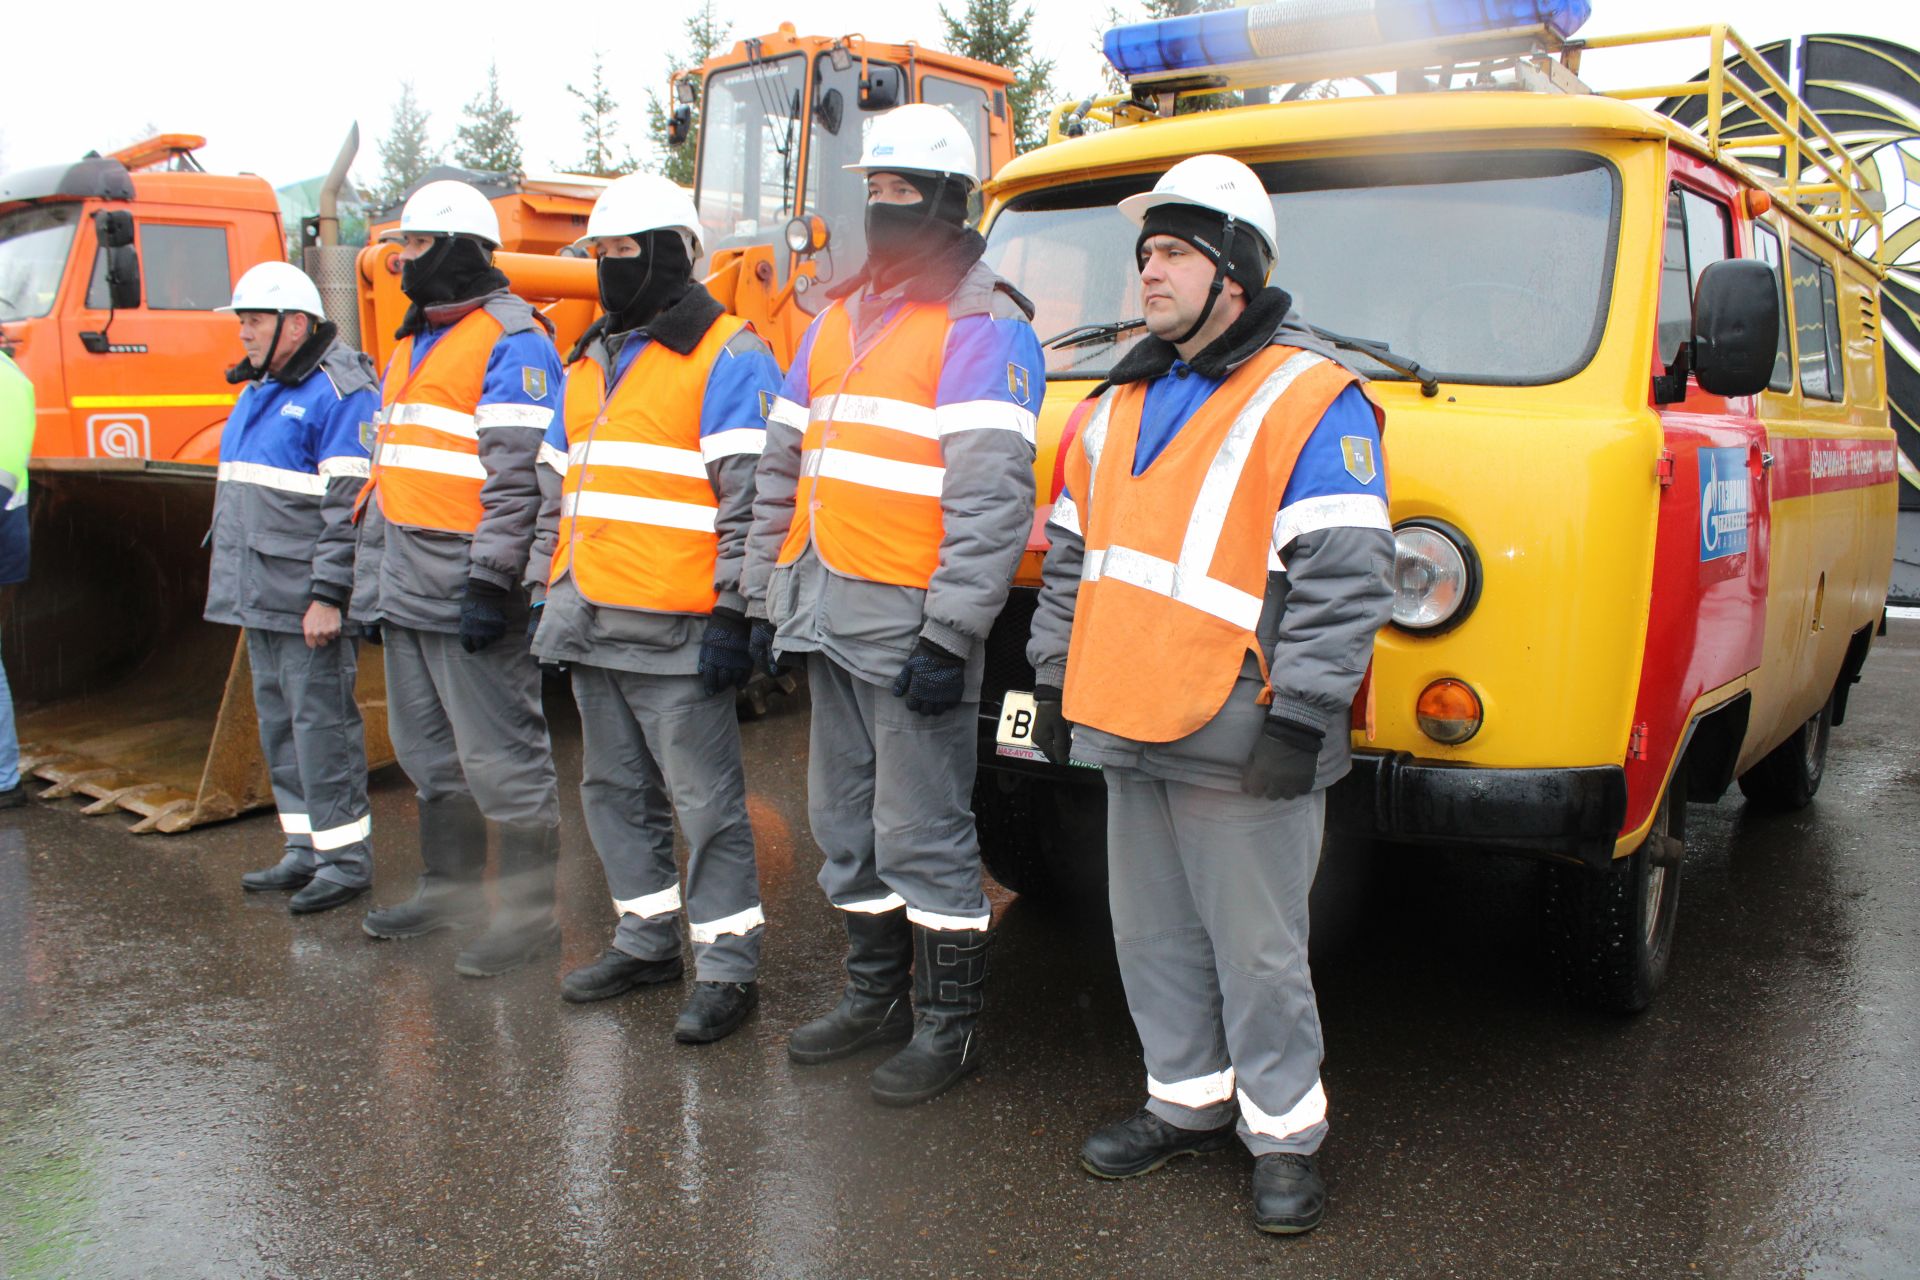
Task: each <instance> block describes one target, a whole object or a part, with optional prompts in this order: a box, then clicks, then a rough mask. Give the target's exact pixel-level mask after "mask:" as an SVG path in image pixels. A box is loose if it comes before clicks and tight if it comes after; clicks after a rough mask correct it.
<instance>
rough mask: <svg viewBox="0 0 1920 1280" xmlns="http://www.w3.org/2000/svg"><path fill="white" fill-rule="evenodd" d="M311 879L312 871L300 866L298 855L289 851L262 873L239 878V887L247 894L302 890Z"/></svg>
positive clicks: (254, 872) (250, 872) (246, 874)
mask: <svg viewBox="0 0 1920 1280" xmlns="http://www.w3.org/2000/svg"><path fill="white" fill-rule="evenodd" d="M311 879H313V872H312V870H310V869H308V868H305V867H302V866H301V865H300V854H299V853H296V852H295V851H294V850H292V849H289V850H287V851H286V853H285V854H284V855H282V856H281V858H280V861H278V862H276V863H274V864H273V865H272V866H270V867H268V868H266V869H265V870H262V871H249V872H247V873H245V874H244V875H242V876H241V877H240V887H241V888H242V889H245V890H246V891H247V892H248V893H273V892H275V891H276V890H282V889H304V888H306V887H307V881H309V880H311Z"/></svg>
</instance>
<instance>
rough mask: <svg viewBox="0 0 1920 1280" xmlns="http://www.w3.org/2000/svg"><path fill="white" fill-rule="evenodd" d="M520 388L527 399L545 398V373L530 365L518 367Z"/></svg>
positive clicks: (543, 370)
mask: <svg viewBox="0 0 1920 1280" xmlns="http://www.w3.org/2000/svg"><path fill="white" fill-rule="evenodd" d="M520 386H521V388H522V389H523V390H524V391H525V392H526V393H527V395H528V396H529V397H531V398H532V399H535V400H545V399H546V398H547V371H546V370H545V369H536V368H534V367H533V366H532V365H522V366H520Z"/></svg>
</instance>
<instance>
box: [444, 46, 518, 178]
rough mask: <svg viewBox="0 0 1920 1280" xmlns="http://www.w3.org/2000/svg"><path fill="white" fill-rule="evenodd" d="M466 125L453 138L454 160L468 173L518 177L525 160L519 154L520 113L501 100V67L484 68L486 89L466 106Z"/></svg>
mask: <svg viewBox="0 0 1920 1280" xmlns="http://www.w3.org/2000/svg"><path fill="white" fill-rule="evenodd" d="M466 117H467V121H466V123H465V124H463V125H461V126H460V128H459V129H458V130H457V131H456V132H455V134H454V143H453V158H454V161H455V162H456V163H457V164H460V165H461V166H463V167H465V168H468V169H481V170H485V171H487V172H489V173H520V172H522V171H523V170H524V169H525V167H526V158H525V157H524V156H523V155H522V154H521V151H520V135H519V130H518V126H519V124H520V113H519V112H517V111H515V110H513V108H511V107H509V106H508V105H507V104H506V101H505V100H504V99H502V98H501V96H500V64H499V63H497V62H490V63H488V64H487V87H486V88H485V89H483V90H481V91H480V92H479V93H477V94H475V95H474V96H473V101H471V102H469V103H468V104H467V105H466Z"/></svg>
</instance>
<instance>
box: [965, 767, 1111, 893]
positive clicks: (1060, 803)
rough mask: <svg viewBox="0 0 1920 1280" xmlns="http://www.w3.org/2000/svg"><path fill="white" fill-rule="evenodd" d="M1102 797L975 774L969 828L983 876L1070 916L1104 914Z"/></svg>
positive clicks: (1077, 787)
mask: <svg viewBox="0 0 1920 1280" xmlns="http://www.w3.org/2000/svg"><path fill="white" fill-rule="evenodd" d="M1106 816H1107V793H1106V788H1105V787H1103V786H1100V785H1098V784H1097V783H1096V784H1095V785H1091V786H1090V785H1087V784H1086V783H1072V782H1056V781H1054V780H1052V779H1047V778H1027V777H1021V776H1016V775H1013V774H1008V773H1003V772H1001V771H999V770H994V769H982V770H981V771H980V774H979V777H978V779H977V780H976V781H975V782H974V786H973V818H974V825H975V827H976V828H977V830H978V831H979V833H980V861H981V862H983V863H985V864H986V868H987V873H988V874H989V875H991V876H992V877H993V878H994V879H995V880H997V881H999V882H1000V883H1001V884H1002V885H1005V886H1006V887H1007V888H1009V889H1011V890H1013V891H1014V892H1015V893H1017V894H1019V895H1020V896H1021V897H1023V898H1027V899H1030V900H1032V901H1034V902H1036V903H1041V904H1044V905H1047V906H1057V907H1064V908H1071V909H1073V910H1075V911H1076V912H1077V911H1082V910H1097V911H1105V910H1106V909H1107V841H1106Z"/></svg>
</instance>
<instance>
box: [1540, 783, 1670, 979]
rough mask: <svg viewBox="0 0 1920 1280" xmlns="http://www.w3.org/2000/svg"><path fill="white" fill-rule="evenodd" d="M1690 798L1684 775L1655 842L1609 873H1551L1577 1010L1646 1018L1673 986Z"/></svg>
mask: <svg viewBox="0 0 1920 1280" xmlns="http://www.w3.org/2000/svg"><path fill="white" fill-rule="evenodd" d="M1686 794H1687V783H1686V779H1685V778H1684V777H1683V776H1681V774H1680V773H1679V772H1677V771H1676V773H1675V774H1674V777H1673V779H1672V780H1671V781H1670V782H1669V783H1668V784H1667V794H1666V796H1665V797H1664V798H1662V800H1661V801H1660V809H1659V812H1658V813H1657V814H1655V816H1654V821H1653V827H1652V829H1651V830H1650V831H1649V833H1648V835H1647V839H1646V840H1645V841H1644V842H1642V844H1641V846H1640V847H1639V848H1638V849H1636V850H1634V851H1633V853H1632V854H1631V855H1629V856H1627V857H1625V858H1616V859H1615V860H1614V862H1613V865H1612V866H1610V867H1608V868H1607V869H1606V870H1604V871H1595V870H1593V869H1592V868H1589V867H1574V866H1560V865H1553V866H1550V867H1548V868H1547V928H1548V937H1549V940H1550V945H1551V947H1552V950H1553V952H1554V959H1555V961H1556V963H1557V967H1558V968H1559V971H1560V985H1561V988H1562V990H1564V991H1565V993H1566V995H1567V998H1568V999H1569V1000H1572V1001H1573V1002H1574V1003H1575V1004H1579V1005H1583V1006H1585V1007H1587V1008H1590V1009H1598V1010H1602V1011H1604V1012H1607V1013H1638V1012H1639V1011H1640V1010H1642V1009H1644V1008H1646V1007H1647V1005H1648V1004H1650V1003H1651V1002H1652V1000H1653V997H1654V994H1655V993H1656V992H1658V991H1659V990H1660V988H1661V986H1662V985H1664V984H1665V982H1666V980H1667V963H1668V960H1669V959H1670V958H1671V956H1672V953H1673V931H1674V922H1675V921H1676V920H1677V919H1678V918H1679V914H1680V863H1679V860H1678V858H1677V857H1675V856H1674V855H1675V854H1677V852H1678V851H1679V850H1680V849H1681V848H1684V846H1685V842H1686V814H1687V805H1686ZM1670 841H1677V842H1679V843H1678V844H1672V843H1669V842H1670Z"/></svg>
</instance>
